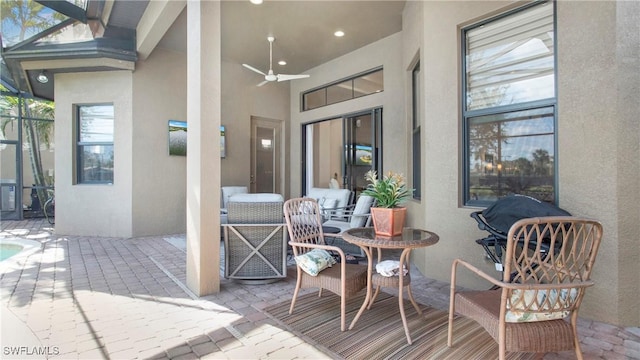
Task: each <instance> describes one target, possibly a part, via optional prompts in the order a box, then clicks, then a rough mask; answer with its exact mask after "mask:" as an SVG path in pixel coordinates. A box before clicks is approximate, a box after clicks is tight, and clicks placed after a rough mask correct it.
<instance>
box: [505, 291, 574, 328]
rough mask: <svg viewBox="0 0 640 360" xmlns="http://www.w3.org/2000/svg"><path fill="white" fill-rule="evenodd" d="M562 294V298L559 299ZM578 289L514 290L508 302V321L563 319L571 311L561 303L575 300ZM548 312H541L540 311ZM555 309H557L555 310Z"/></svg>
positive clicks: (506, 319)
mask: <svg viewBox="0 0 640 360" xmlns="http://www.w3.org/2000/svg"><path fill="white" fill-rule="evenodd" d="M558 296H560V299H558ZM577 296H578V289H576V288H571V289H561V290H560V291H558V290H556V289H549V290H520V289H516V290H513V292H512V293H511V298H510V299H509V301H508V302H507V309H508V310H507V312H506V313H505V321H506V322H529V321H545V320H554V319H563V318H565V317H567V316H569V313H570V312H569V311H568V310H566V308H564V307H562V306H561V304H563V303H565V302H567V301H570V302H575V301H576V297H577ZM541 310H542V311H545V310H548V311H546V312H540V311H541ZM554 310H555V311H554Z"/></svg>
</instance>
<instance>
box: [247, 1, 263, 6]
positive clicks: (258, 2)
mask: <svg viewBox="0 0 640 360" xmlns="http://www.w3.org/2000/svg"><path fill="white" fill-rule="evenodd" d="M249 1H251V3H252V4H254V5H260V4H262V0H249Z"/></svg>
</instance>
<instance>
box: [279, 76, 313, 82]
mask: <svg viewBox="0 0 640 360" xmlns="http://www.w3.org/2000/svg"><path fill="white" fill-rule="evenodd" d="M309 76H310V75H286V74H278V81H287V80H295V79H305V78H308V77H309Z"/></svg>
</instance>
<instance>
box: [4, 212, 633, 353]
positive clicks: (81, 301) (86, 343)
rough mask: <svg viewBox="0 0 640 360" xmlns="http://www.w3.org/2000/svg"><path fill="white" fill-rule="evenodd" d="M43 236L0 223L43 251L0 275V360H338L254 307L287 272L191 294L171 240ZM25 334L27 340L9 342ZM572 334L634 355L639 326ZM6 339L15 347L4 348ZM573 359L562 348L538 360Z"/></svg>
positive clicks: (32, 226)
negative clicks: (16, 353)
mask: <svg viewBox="0 0 640 360" xmlns="http://www.w3.org/2000/svg"><path fill="white" fill-rule="evenodd" d="M51 232H52V229H51V228H50V225H49V224H48V223H47V222H46V221H44V220H25V221H3V222H2V231H1V232H0V239H3V238H4V239H7V238H22V239H31V240H36V241H39V242H40V243H42V245H43V246H42V250H41V251H37V252H34V253H33V254H31V255H30V256H29V257H27V258H26V259H24V260H23V261H20V263H19V265H17V266H16V265H14V266H11V267H9V269H5V271H4V272H3V273H2V274H1V282H2V287H1V290H0V291H1V299H2V315H3V316H2V324H3V329H2V330H3V331H2V340H3V341H2V347H3V358H25V357H26V358H44V357H45V356H36V355H34V354H27V353H26V352H25V351H26V350H22V353H20V355H19V356H12V355H11V354H12V353H10V352H9V351H10V350H11V349H12V348H15V347H21V346H22V347H26V348H28V349H32V346H38V345H32V344H34V343H37V342H33V341H35V340H36V338H37V340H39V342H40V345H39V347H37V349H38V350H41V351H44V352H46V353H48V354H49V355H50V356H49V357H50V358H54V359H63V358H64V359H67V358H79V359H102V358H104V359H134V358H140V359H150V358H153V359H167V358H168V359H193V358H230V359H240V358H242V359H257V358H262V359H264V358H273V359H291V358H313V359H318V358H338V356H337V355H336V354H332V353H327V352H323V351H321V350H319V349H318V348H317V347H316V346H315V345H316V344H314V343H312V342H309V341H308V340H306V339H303V338H300V337H298V336H296V335H294V334H293V333H291V332H289V331H288V330H286V329H285V328H284V327H283V326H282V325H280V324H278V323H277V322H276V321H274V320H273V319H271V318H270V317H268V316H267V315H266V314H265V312H264V311H263V309H265V308H267V307H268V306H270V305H273V304H277V303H280V302H283V301H288V300H290V299H291V296H292V292H293V287H294V286H293V283H292V282H293V280H294V277H293V274H294V272H293V271H289V277H288V278H287V279H285V280H283V281H278V282H276V283H273V284H269V285H244V284H240V283H237V282H232V281H228V280H225V279H223V280H222V283H221V291H220V293H218V294H216V295H211V296H205V297H201V298H197V297H196V296H194V295H193V294H192V293H191V292H190V291H189V290H188V288H187V287H186V286H185V285H184V284H185V265H186V264H185V263H186V260H185V256H186V254H185V252H184V251H183V250H182V249H180V241H179V238H180V236H181V235H179V234H178V235H175V236H164V237H162V236H158V237H144V238H134V239H124V238H90V237H77V236H70V237H65V236H55V235H53V234H52V233H51ZM165 240H166V241H165ZM176 245H177V246H176ZM448 286H449V285H448V284H447V283H442V282H436V281H433V280H431V279H428V278H425V277H422V276H420V274H419V273H418V272H417V270H415V269H413V270H412V287H413V292H414V295H415V296H416V300H417V301H418V302H419V303H422V304H428V305H430V306H431V307H433V308H437V309H446V308H447V306H448V296H449V287H448ZM307 292H308V291H307ZM587 296H588V293H587ZM9 324H12V326H13V327H12V328H7V327H8V326H7V325H9ZM24 324H26V326H27V327H28V328H24V326H23V325H24ZM21 328H22V329H21ZM28 329H30V331H31V332H32V334H30V333H29V331H27V332H26V333H25V335H24V336H29V338H24V337H19V336H20V335H19V334H20V330H28ZM579 333H580V335H581V342H582V349H583V352H584V355H585V358H587V359H596V358H605V359H640V329H639V328H619V327H615V326H611V325H608V324H604V323H597V322H592V321H588V320H582V321H580V329H579ZM9 335H12V340H7V339H9ZM30 335H35V337H34V336H30ZM16 338H18V339H20V340H19V343H13V342H15V339H16ZM9 341H11V343H9ZM27 355H31V356H27ZM573 356H574V355H573V353H572V352H563V353H558V354H547V355H545V356H544V359H565V358H573ZM496 357H497V354H496Z"/></svg>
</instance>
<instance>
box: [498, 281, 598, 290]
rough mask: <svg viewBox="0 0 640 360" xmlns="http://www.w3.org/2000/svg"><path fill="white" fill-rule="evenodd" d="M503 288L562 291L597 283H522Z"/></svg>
mask: <svg viewBox="0 0 640 360" xmlns="http://www.w3.org/2000/svg"><path fill="white" fill-rule="evenodd" d="M502 284H503V285H502V286H501V287H503V288H505V289H510V290H554V289H555V290H561V289H572V288H586V287H589V286H593V285H594V284H595V283H594V282H593V281H592V280H586V281H574V282H570V283H559V284H520V283H505V282H503V283H502Z"/></svg>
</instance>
